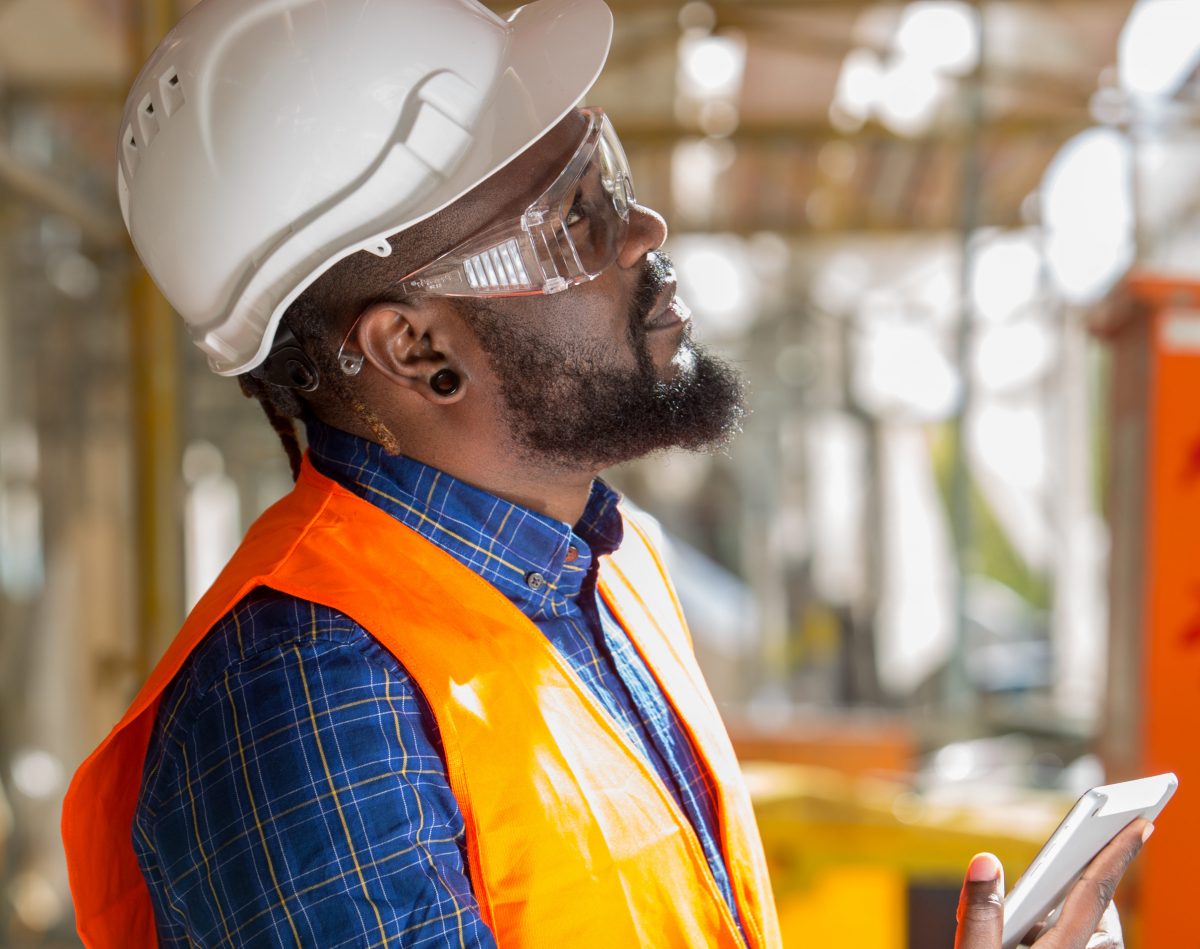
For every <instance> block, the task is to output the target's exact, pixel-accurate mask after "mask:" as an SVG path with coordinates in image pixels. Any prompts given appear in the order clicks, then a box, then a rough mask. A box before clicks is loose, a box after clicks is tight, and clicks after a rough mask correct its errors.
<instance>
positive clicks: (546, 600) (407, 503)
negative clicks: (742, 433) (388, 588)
mask: <svg viewBox="0 0 1200 949" xmlns="http://www.w3.org/2000/svg"><path fill="white" fill-rule="evenodd" d="M307 430H308V448H309V458H310V460H311V461H312V464H313V466H314V467H315V468H316V469H317V470H318V471H320V472H321V473H322V474H324V475H325V476H326V477H329V478H332V479H333V480H334V481H336V482H338V483H339V484H341V485H342V487H344V488H346V489H347V490H349V491H351V492H353V493H354V494H357V495H358V496H359V497H362V498H364V499H365V500H367V501H370V502H371V503H372V504H375V505H376V506H377V507H379V508H381V509H383V510H384V511H387V512H388V513H389V514H391V515H392V516H393V517H395V518H396V519H397V520H398V521H400V522H401V523H402V524H404V525H406V526H407V527H410V528H412V529H413V530H415V531H416V532H417V533H418V534H420V535H421V536H422V537H424V538H425V539H426V540H428V541H430V542H431V543H433V544H435V545H436V546H438V547H440V548H441V549H442V550H444V551H446V552H447V553H448V554H450V555H451V556H452V557H454V558H455V559H456V560H458V561H459V562H460V563H462V564H463V565H464V566H466V567H469V568H470V569H471V570H474V571H475V572H476V573H477V574H479V575H480V576H481V577H483V578H484V579H485V580H487V581H488V582H489V583H491V584H492V585H493V586H495V587H496V588H497V589H498V590H499V591H500V592H501V593H503V594H504V595H505V596H507V597H508V598H509V599H510V600H512V601H513V602H514V603H515V604H516V605H517V606H518V607H519V608H520V609H521V610H522V612H524V613H526V614H527V615H529V616H530V617H531V618H535V619H536V618H538V617H539V616H541V615H546V614H554V613H558V612H560V610H561V607H562V605H563V603H564V601H566V600H569V599H571V598H573V597H575V596H576V595H578V593H579V591H580V589H581V587H582V585H583V583H584V581H585V579H586V578H587V577H588V575H589V574H590V573H591V572H592V570H593V567H594V564H595V558H596V557H599V556H602V555H604V554H608V553H612V551H614V550H616V549H617V547H619V546H620V544H621V539H622V536H623V527H624V525H623V524H622V521H621V516H620V514H619V512H618V510H617V504H618V502H619V501H620V495H618V494H617V492H615V491H614V490H613V489H612V488H610V487H609V486H608V485H606V484H605V483H604V482H603V481H601V480H600V479H599V478H597V479H596V480H595V481H593V482H592V489H591V494H590V495H589V497H588V502H587V505H586V507H585V508H584V511H583V516H582V517H581V518H580V519H579V521H578V522H577V523H576V524H575V525H574V527H572V526H571V525H568V524H566V523H564V522H562V521H557V520H555V519H554V518H552V517H547V516H546V515H544V514H539V513H538V512H536V511H533V510H530V509H529V508H527V507H522V506H520V505H518V504H513V503H512V502H510V501H505V500H503V499H502V498H498V497H496V496H495V495H493V494H489V493H488V492H487V491H484V490H482V489H481V488H477V487H475V486H474V485H471V484H468V483H466V482H465V481H460V480H459V479H457V478H455V477H453V476H451V475H448V474H446V473H445V472H444V471H440V470H438V469H437V468H432V467H430V466H429V465H426V464H423V463H422V462H419V461H416V460H415V459H413V458H408V457H406V456H404V455H389V454H388V453H387V452H385V451H384V450H383V448H382V447H381V446H379V445H376V444H375V443H374V442H370V441H367V440H366V439H364V438H359V437H358V436H356V435H351V434H349V433H347V432H343V431H341V430H340V429H336V428H333V427H331V426H328V425H324V424H322V423H321V422H319V421H316V420H310V421H308V423H307Z"/></svg>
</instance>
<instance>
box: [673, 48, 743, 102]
mask: <svg viewBox="0 0 1200 949" xmlns="http://www.w3.org/2000/svg"><path fill="white" fill-rule="evenodd" d="M745 68H746V41H745V39H744V38H743V37H742V36H740V35H738V34H736V33H722V34H721V35H719V36H716V35H710V36H704V35H701V36H697V35H695V34H688V33H685V34H684V35H683V36H682V37H681V38H680V40H679V85H680V90H681V91H682V92H683V93H684V94H685V95H688V96H690V97H691V98H693V99H699V100H701V101H704V100H707V99H733V98H736V96H737V94H738V92H739V91H740V90H741V86H742V72H743V71H744V70H745Z"/></svg>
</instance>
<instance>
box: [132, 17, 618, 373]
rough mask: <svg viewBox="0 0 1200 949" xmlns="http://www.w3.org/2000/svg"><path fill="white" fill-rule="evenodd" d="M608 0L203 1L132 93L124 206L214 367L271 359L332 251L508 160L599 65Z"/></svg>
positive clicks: (363, 240)
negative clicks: (501, 2) (288, 318)
mask: <svg viewBox="0 0 1200 949" xmlns="http://www.w3.org/2000/svg"><path fill="white" fill-rule="evenodd" d="M611 37H612V15H611V14H610V13H609V10H608V8H607V7H606V6H605V5H604V3H603V2H602V0H537V2H536V3H531V4H529V5H528V6H524V7H521V8H520V9H519V10H517V11H515V12H514V13H512V14H510V15H509V16H508V17H507V19H506V18H502V17H500V16H497V15H496V14H494V13H491V12H490V11H489V10H488V9H487V8H485V7H484V6H482V5H481V4H480V3H477V2H475V0H358V2H353V3H351V2H348V0H203V2H201V3H200V4H199V5H198V6H197V7H196V8H195V9H194V10H192V12H191V13H189V14H188V15H187V16H186V17H184V18H183V19H182V20H181V21H180V22H179V24H178V25H177V26H176V27H175V28H174V29H173V30H172V31H171V32H170V33H169V34H167V36H166V38H165V39H164V40H163V41H162V43H161V44H160V45H159V47H158V49H157V50H155V52H154V54H153V55H152V56H151V57H150V60H149V61H148V62H147V63H146V65H145V66H144V67H143V69H142V71H141V74H140V75H139V76H138V78H137V80H136V81H135V82H134V85H133V89H132V90H131V91H130V93H129V98H128V100H127V101H126V103H125V114H124V118H123V120H122V126H121V129H122V131H121V146H120V160H119V168H118V172H117V185H118V193H119V196H120V201H121V213H122V215H123V216H124V218H125V224H126V226H127V227H128V228H129V234H130V236H131V237H132V238H133V245H134V247H135V249H136V250H137V252H138V255H139V256H140V257H141V258H142V261H143V262H144V263H145V265H146V269H147V270H148V271H149V273H150V276H151V277H152V278H153V279H154V282H155V283H156V284H157V285H158V287H159V289H161V290H162V292H163V294H164V295H165V296H166V298H167V299H168V300H169V301H170V303H171V304H172V306H174V307H175V309H176V310H178V311H179V313H180V314H181V315H182V316H183V318H184V321H185V322H186V323H187V324H188V327H189V330H190V332H191V334H192V338H193V339H194V341H195V343H196V345H197V346H199V347H200V348H201V349H202V350H203V351H204V352H205V353H206V354H207V356H208V361H209V365H210V366H211V367H212V368H213V370H214V371H216V372H218V373H220V374H221V375H236V374H238V373H242V372H246V371H248V370H250V369H253V368H254V367H255V366H257V365H258V364H259V363H260V362H262V361H263V359H264V358H265V357H266V355H267V352H268V350H269V349H270V347H271V341H272V339H273V338H274V335H275V329H276V327H277V325H278V323H279V319H280V317H281V316H282V315H283V312H284V310H286V309H287V307H288V305H289V304H290V303H291V302H292V301H293V300H294V299H295V298H296V297H297V296H299V295H300V293H301V292H302V291H303V290H304V289H305V288H306V287H307V286H309V285H310V284H311V283H312V282H313V281H314V280H316V278H317V277H318V276H320V275H321V274H322V273H323V272H324V271H325V270H327V269H328V268H329V267H331V266H332V265H333V264H334V263H336V262H337V261H338V260H341V259H342V258H344V257H347V256H349V255H350V254H352V253H355V252H356V251H360V250H368V251H371V252H373V253H376V254H379V255H380V256H387V255H388V254H389V253H391V248H390V247H389V245H388V242H387V241H386V240H385V237H386V236H387V235H389V234H392V233H395V232H397V231H400V230H403V229H404V228H406V227H410V226H412V225H413V224H416V223H417V222H418V221H421V220H423V219H425V218H427V217H429V216H430V215H432V214H435V213H437V212H438V211H439V210H441V209H442V208H444V207H446V206H447V205H449V204H451V203H452V202H453V201H455V200H456V199H457V198H459V197H461V196H462V195H463V194H465V193H466V192H468V191H470V190H471V189H472V188H473V187H475V186H476V185H477V184H479V183H480V182H481V181H483V180H484V179H485V178H487V177H488V176H489V175H491V174H492V173H494V172H496V171H497V170H499V169H500V168H502V167H503V166H504V165H506V164H507V163H508V162H510V161H511V160H512V159H513V158H515V157H516V156H517V155H519V154H520V153H521V152H522V151H524V150H525V149H526V148H527V147H528V146H529V145H531V144H532V143H533V142H535V141H536V140H537V139H538V138H540V137H541V136H542V135H543V134H544V133H545V132H546V131H548V130H549V129H550V128H552V127H553V126H554V125H555V124H556V123H557V122H558V121H559V120H560V119H561V118H562V117H563V116H564V115H566V114H567V112H569V111H570V109H571V108H572V107H573V106H574V105H575V104H576V103H577V102H578V101H579V100H580V98H582V96H583V95H584V93H586V92H587V90H588V89H589V88H590V87H591V85H592V83H593V82H594V81H595V79H596V77H597V76H598V75H599V73H600V69H601V67H602V66H603V65H604V60H605V58H606V56H607V55H608V46H609V41H610V40H611Z"/></svg>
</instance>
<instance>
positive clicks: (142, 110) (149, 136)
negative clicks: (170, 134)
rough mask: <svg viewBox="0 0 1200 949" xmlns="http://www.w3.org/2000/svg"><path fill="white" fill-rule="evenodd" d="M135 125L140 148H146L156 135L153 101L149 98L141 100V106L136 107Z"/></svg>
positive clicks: (156, 125)
mask: <svg viewBox="0 0 1200 949" xmlns="http://www.w3.org/2000/svg"><path fill="white" fill-rule="evenodd" d="M137 124H138V132H139V133H140V136H139V137H140V138H141V140H142V147H143V148H148V147H149V146H150V143H151V142H153V141H154V136H155V135H157V134H158V117H157V116H156V115H155V114H154V100H153V99H151V98H150V97H149V96H146V97H145V98H144V99H142V104H141V105H140V106H138V114H137Z"/></svg>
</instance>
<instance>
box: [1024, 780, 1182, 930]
mask: <svg viewBox="0 0 1200 949" xmlns="http://www.w3.org/2000/svg"><path fill="white" fill-rule="evenodd" d="M1178 785H1179V780H1178V779H1177V778H1176V777H1175V775H1173V774H1158V775H1155V776H1154V777H1152V778H1138V779H1137V780H1136V781H1123V782H1121V783H1120V784H1106V785H1104V786H1103V787H1098V788H1092V789H1091V790H1090V791H1088V792H1087V793H1086V794H1084V795H1083V797H1081V798H1080V799H1079V800H1078V801H1077V802H1076V803H1075V806H1074V807H1073V808H1071V811H1070V813H1069V814H1067V816H1066V817H1065V818H1063V822H1062V823H1061V824H1059V825H1058V829H1057V830H1056V831H1055V832H1054V833H1053V834H1051V835H1050V839H1049V840H1047V841H1046V845H1045V846H1044V847H1042V849H1041V852H1040V853H1038V855H1037V856H1036V857H1034V860H1033V863H1031V864H1030V865H1029V869H1028V870H1026V871H1025V872H1024V873H1023V874H1021V878H1020V879H1019V880H1017V882H1016V885H1014V886H1013V888H1012V889H1011V890H1010V891H1009V893H1008V896H1007V897H1005V900H1004V949H1015V947H1016V946H1018V945H1020V943H1021V939H1022V938H1024V936H1025V935H1026V934H1027V933H1028V932H1029V930H1031V929H1032V928H1033V927H1034V926H1035V925H1036V924H1037V923H1040V922H1041V921H1042V920H1043V919H1045V918H1046V915H1047V914H1048V913H1049V912H1050V911H1051V910H1052V909H1054V908H1055V907H1057V906H1058V905H1059V904H1060V903H1061V902H1062V901H1063V899H1064V898H1065V897H1066V895H1067V890H1069V889H1070V888H1071V884H1073V883H1074V882H1075V881H1076V880H1077V879H1079V876H1080V874H1082V873H1083V871H1084V869H1086V867H1087V865H1088V864H1089V863H1091V862H1092V858H1093V857H1095V856H1096V854H1098V853H1099V852H1100V851H1101V850H1103V849H1104V847H1105V845H1106V844H1107V843H1108V842H1109V841H1110V840H1112V839H1113V838H1114V837H1115V836H1116V835H1117V834H1119V833H1120V832H1121V831H1122V830H1123V829H1124V828H1125V827H1127V826H1128V825H1129V823H1130V821H1133V820H1135V819H1136V818H1138V817H1144V818H1146V819H1147V820H1154V818H1156V817H1157V816H1158V813H1159V811H1161V810H1162V809H1163V807H1165V806H1166V803H1167V801H1169V800H1170V799H1171V795H1172V794H1174V793H1175V788H1176V787H1177V786H1178Z"/></svg>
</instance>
